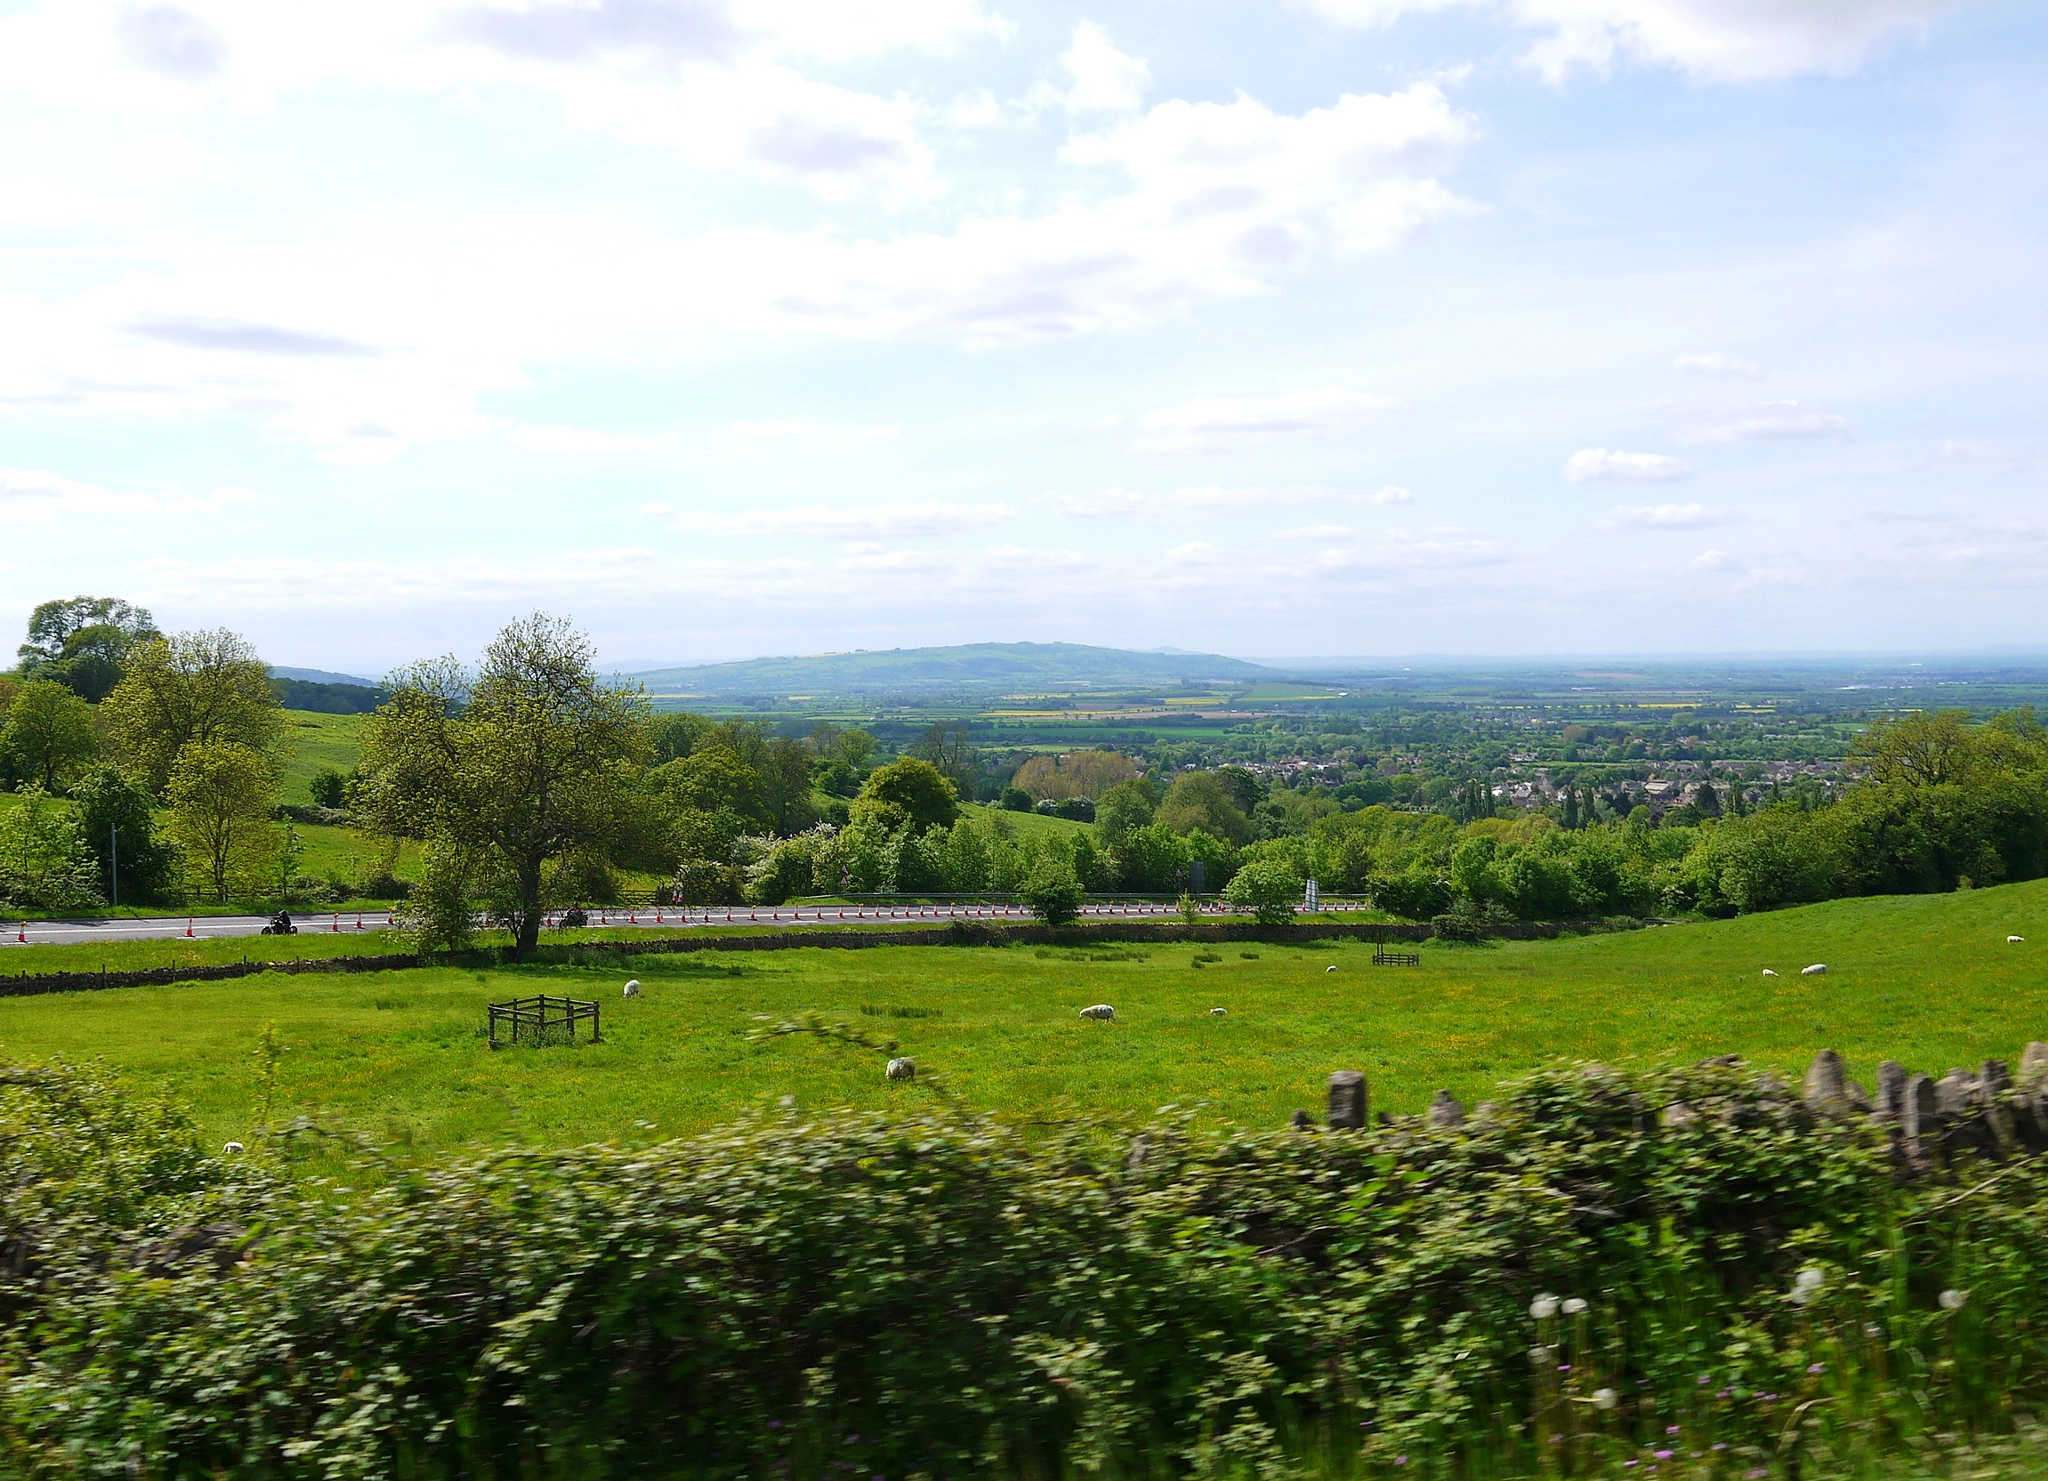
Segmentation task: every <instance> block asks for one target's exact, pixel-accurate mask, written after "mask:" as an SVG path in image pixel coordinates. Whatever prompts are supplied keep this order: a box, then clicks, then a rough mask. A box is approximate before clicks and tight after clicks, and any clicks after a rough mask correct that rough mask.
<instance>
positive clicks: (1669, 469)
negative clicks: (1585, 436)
mask: <svg viewBox="0 0 2048 1481" xmlns="http://www.w3.org/2000/svg"><path fill="white" fill-rule="evenodd" d="M1564 476H1565V477H1566V478H1567V479H1568V480H1570V481H1571V482H1573V483H1600V482H1617V483H1670V482H1672V481H1673V480H1674V479H1680V478H1690V477H1692V468H1691V466H1690V465H1689V464H1686V463H1683V462H1681V461H1679V460H1678V459H1677V458H1667V457H1665V456H1663V455H1662V454H1660V453H1622V452H1609V451H1608V450H1607V449H1606V448H1604V447H1586V448H1581V449H1579V451H1577V452H1575V453H1573V454H1572V455H1571V456H1570V457H1569V458H1567V459H1565V464H1564Z"/></svg>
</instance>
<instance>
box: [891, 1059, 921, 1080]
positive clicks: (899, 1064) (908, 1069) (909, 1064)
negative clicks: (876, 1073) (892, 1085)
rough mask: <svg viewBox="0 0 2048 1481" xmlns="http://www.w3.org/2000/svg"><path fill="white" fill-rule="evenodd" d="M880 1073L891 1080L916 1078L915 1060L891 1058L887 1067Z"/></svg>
mask: <svg viewBox="0 0 2048 1481" xmlns="http://www.w3.org/2000/svg"><path fill="white" fill-rule="evenodd" d="M882 1073H883V1074H885V1075H887V1076H888V1077H889V1078H890V1079H891V1080H915V1079H916V1078H917V1061H916V1060H914V1059H892V1060H890V1061H889V1068H887V1069H886V1070H884V1071H882Z"/></svg>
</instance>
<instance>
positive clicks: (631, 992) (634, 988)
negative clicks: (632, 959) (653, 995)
mask: <svg viewBox="0 0 2048 1481" xmlns="http://www.w3.org/2000/svg"><path fill="white" fill-rule="evenodd" d="M625 996H626V997H629V998H637V997H639V996H640V979H639V978H638V977H635V978H633V979H632V980H630V981H629V982H627V984H626V991H625Z"/></svg>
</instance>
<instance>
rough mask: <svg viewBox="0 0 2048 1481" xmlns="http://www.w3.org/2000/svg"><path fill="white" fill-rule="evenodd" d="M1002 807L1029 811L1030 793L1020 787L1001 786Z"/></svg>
mask: <svg viewBox="0 0 2048 1481" xmlns="http://www.w3.org/2000/svg"><path fill="white" fill-rule="evenodd" d="M1003 807H1004V808H1005V809H1006V810H1007V811H1010V812H1030V811H1031V794H1030V793H1029V792H1027V791H1025V790H1024V789H1023V788H1022V787H1005V788H1003Z"/></svg>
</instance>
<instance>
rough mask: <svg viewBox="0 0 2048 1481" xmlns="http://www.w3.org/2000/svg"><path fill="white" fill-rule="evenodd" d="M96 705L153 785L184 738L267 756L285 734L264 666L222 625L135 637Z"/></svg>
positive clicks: (127, 756) (126, 756) (159, 786)
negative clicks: (122, 668)
mask: <svg viewBox="0 0 2048 1481" xmlns="http://www.w3.org/2000/svg"><path fill="white" fill-rule="evenodd" d="M100 709H101V714H102V717H103V719H104V720H105V722H106V726H107V730H108V733H109V735H110V736H111V737H112V739H113V742H114V751H115V754H116V756H117V758H118V759H119V760H120V762H121V764H122V765H123V766H125V767H126V768H128V770H129V771H131V772H132V773H133V774H134V775H135V776H136V777H138V778H139V779H140V780H141V781H142V782H143V783H144V784H145V785H146V786H148V787H149V789H150V790H151V791H153V792H158V793H161V792H162V791H163V790H164V788H165V787H166V786H168V785H169V783H170V779H171V771H172V768H173V767H174V766H175V765H176V764H177V759H178V753H179V752H180V751H182V750H184V749H185V747H187V746H189V745H203V744H206V743H208V742H212V741H226V742H230V743H232V744H235V745H240V746H246V747H247V748H249V749H250V750H251V751H254V752H257V753H258V754H261V755H265V756H269V755H272V754H273V753H274V752H275V750H276V749H277V746H278V744H279V742H280V741H281V740H282V738H283V735H284V728H283V718H282V715H281V712H280V707H279V705H278V700H277V692H276V691H275V690H274V689H273V688H272V687H271V684H270V671H269V669H268V668H266V667H265V665H264V663H263V660H262V659H260V658H258V657H257V656H256V650H255V648H254V647H253V646H252V645H251V644H250V643H249V641H248V640H247V639H246V638H243V637H241V636H239V635H238V634H236V633H231V632H229V631H227V630H226V629H225V628H222V629H217V630H215V631H211V632H191V633H179V634H177V635H176V636H175V637H170V638H162V637H152V638H149V639H146V640H145V641H143V642H141V643H139V644H137V645H136V647H135V649H134V651H133V652H131V653H130V654H129V655H128V672H127V676H126V677H125V678H123V679H122V680H121V682H120V683H119V684H118V685H116V686H115V688H114V690H113V692H112V693H111V694H109V695H108V696H107V697H106V700H105V701H104V702H103V703H102V704H101V707H100Z"/></svg>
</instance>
